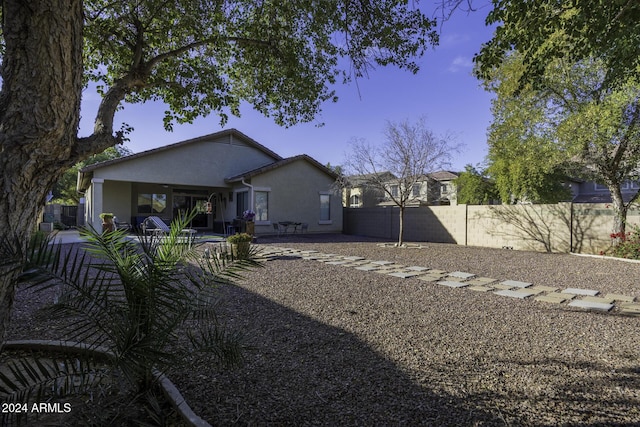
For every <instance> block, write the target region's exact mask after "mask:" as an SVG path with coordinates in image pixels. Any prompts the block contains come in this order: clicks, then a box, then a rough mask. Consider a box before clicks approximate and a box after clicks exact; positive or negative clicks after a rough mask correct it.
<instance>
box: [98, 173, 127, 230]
mask: <svg viewBox="0 0 640 427" xmlns="http://www.w3.org/2000/svg"><path fill="white" fill-rule="evenodd" d="M102 189H103V198H102V210H103V211H104V212H111V213H113V214H114V215H115V216H116V217H117V218H118V220H119V221H121V222H130V220H131V183H129V182H122V181H105V182H104V185H103V187H102Z"/></svg>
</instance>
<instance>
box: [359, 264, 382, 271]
mask: <svg viewBox="0 0 640 427" xmlns="http://www.w3.org/2000/svg"><path fill="white" fill-rule="evenodd" d="M356 270H362V271H376V270H380V266H379V265H371V264H368V265H361V266H359V267H356Z"/></svg>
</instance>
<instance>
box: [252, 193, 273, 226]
mask: <svg viewBox="0 0 640 427" xmlns="http://www.w3.org/2000/svg"><path fill="white" fill-rule="evenodd" d="M257 192H260V193H267V220H266V221H258V220H257V219H256V221H255V224H256V225H271V220H270V219H269V211H270V210H271V187H253V208H252V209H253V211H254V212H255V213H256V218H257V215H258V210H257V209H256V206H255V204H256V193H257Z"/></svg>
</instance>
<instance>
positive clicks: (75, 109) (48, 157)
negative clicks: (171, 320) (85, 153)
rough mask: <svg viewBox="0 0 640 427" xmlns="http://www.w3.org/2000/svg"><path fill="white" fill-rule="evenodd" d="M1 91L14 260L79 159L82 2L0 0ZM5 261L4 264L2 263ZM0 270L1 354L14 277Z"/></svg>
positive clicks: (7, 221) (7, 242)
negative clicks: (0, 25) (51, 196)
mask: <svg viewBox="0 0 640 427" xmlns="http://www.w3.org/2000/svg"><path fill="white" fill-rule="evenodd" d="M2 7H3V35H4V40H5V47H6V49H5V53H4V58H3V63H2V70H1V73H2V80H3V87H2V91H1V92H0V171H2V172H1V175H0V186H1V187H2V199H0V244H3V246H2V247H3V250H2V252H4V254H1V255H6V256H8V257H9V258H10V259H12V260H13V263H12V264H11V266H13V267H15V266H17V265H19V264H18V263H20V262H21V254H23V253H24V252H25V249H26V247H27V245H28V242H29V238H30V236H31V233H32V232H33V231H34V230H35V226H36V223H37V215H38V214H39V213H40V212H41V210H42V208H43V207H44V204H45V197H46V195H47V193H48V192H49V191H50V190H51V189H52V188H53V184H54V183H55V182H56V181H57V180H58V179H59V177H60V176H61V175H62V173H63V172H64V171H65V170H66V169H67V168H69V167H70V166H71V165H73V164H74V163H75V162H76V161H77V160H78V159H76V158H74V155H75V154H74V153H76V152H77V147H76V141H77V131H78V125H79V121H80V96H81V93H82V25H83V24H82V23H83V10H82V1H81V0H41V1H35V0H32V1H25V0H4V1H3V2H2ZM5 259H6V258H5ZM11 266H7V265H5V266H3V267H0V276H1V277H0V317H1V321H0V350H1V349H2V343H4V339H5V335H6V329H7V326H8V324H9V319H10V316H11V309H12V305H13V300H14V295H15V285H16V279H17V274H18V272H19V271H17V270H16V269H15V268H14V269H11Z"/></svg>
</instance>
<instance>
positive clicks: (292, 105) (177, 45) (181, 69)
mask: <svg viewBox="0 0 640 427" xmlns="http://www.w3.org/2000/svg"><path fill="white" fill-rule="evenodd" d="M85 9H86V10H85V15H86V25H85V64H86V68H87V71H88V73H87V77H88V78H89V79H91V80H94V81H97V82H99V83H100V84H103V85H104V88H103V90H104V93H105V101H106V100H108V99H109V98H110V97H112V96H113V97H115V98H121V96H122V95H121V94H122V93H124V94H126V96H127V100H128V101H133V102H143V101H147V100H162V101H163V102H165V103H166V104H167V106H168V109H167V111H166V114H165V119H164V124H165V127H166V128H167V129H171V126H172V123H173V122H178V123H185V122H191V121H192V120H193V119H195V118H196V117H198V116H206V115H208V114H210V113H216V114H218V115H219V116H220V117H221V119H222V121H223V122H224V121H225V120H226V117H227V115H228V114H229V113H231V114H236V115H238V114H239V108H240V103H241V101H243V100H244V101H247V102H248V103H249V104H251V105H252V106H253V107H254V108H255V109H256V110H257V111H259V112H261V113H263V114H264V115H266V116H271V117H273V118H274V120H275V121H276V123H278V124H281V125H285V126H289V125H293V124H295V123H297V122H299V121H302V122H306V121H310V120H312V119H313V118H314V116H315V115H316V114H317V113H318V111H319V110H320V108H321V104H322V103H323V102H325V101H328V100H335V93H334V91H333V89H332V87H331V86H332V84H334V83H336V82H340V81H347V80H349V79H350V78H352V77H361V76H363V75H366V73H367V72H368V71H369V70H370V69H371V68H373V67H375V66H377V65H381V66H383V65H395V66H398V67H400V68H405V69H407V70H409V71H411V72H416V71H417V70H418V65H417V63H416V62H415V57H416V56H420V55H422V53H423V52H424V50H425V48H426V47H428V46H429V45H432V44H436V43H437V41H438V36H437V33H436V32H435V31H434V29H433V28H434V25H435V22H434V21H433V20H431V19H429V18H427V17H426V16H425V15H424V14H423V13H422V12H421V11H420V10H419V9H417V8H411V7H410V6H408V5H407V4H406V2H402V1H394V0H385V1H376V2H350V1H344V2H342V1H340V2H335V1H329V0H323V1H316V2H308V1H280V0H278V1H275V0H264V1H259V2H256V1H245V0H241V1H224V2H220V1H212V0H185V1H180V2H167V1H164V0H146V1H138V0H136V1H132V0H130V1H122V2H115V3H114V2H111V1H108V0H90V1H85ZM345 60H346V61H345Z"/></svg>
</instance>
